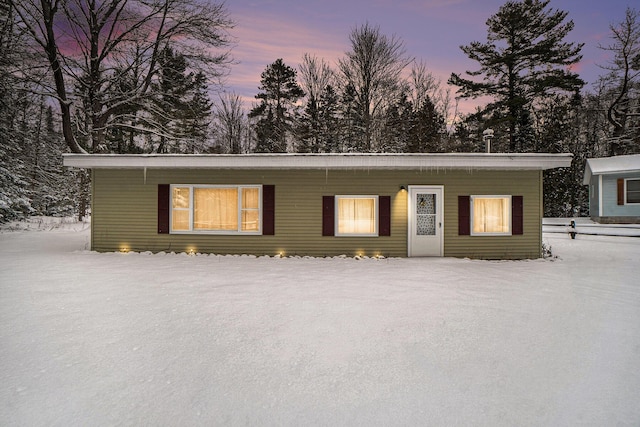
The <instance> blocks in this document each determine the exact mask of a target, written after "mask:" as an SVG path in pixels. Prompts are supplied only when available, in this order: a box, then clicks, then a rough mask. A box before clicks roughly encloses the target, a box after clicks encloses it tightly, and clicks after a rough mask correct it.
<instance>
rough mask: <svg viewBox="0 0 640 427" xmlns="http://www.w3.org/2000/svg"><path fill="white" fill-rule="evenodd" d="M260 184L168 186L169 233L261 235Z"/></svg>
mask: <svg viewBox="0 0 640 427" xmlns="http://www.w3.org/2000/svg"><path fill="white" fill-rule="evenodd" d="M261 190H262V188H261V186H207V185H172V186H171V221H170V223H171V232H172V233H219V234H236V233H242V234H245V233H248V234H260V233H261V231H262V226H261V202H260V201H261V194H260V193H261Z"/></svg>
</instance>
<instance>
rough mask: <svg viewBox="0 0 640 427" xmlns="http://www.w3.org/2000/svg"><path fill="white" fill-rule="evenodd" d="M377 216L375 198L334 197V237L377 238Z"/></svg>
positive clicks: (376, 198) (376, 199) (376, 200)
mask: <svg viewBox="0 0 640 427" xmlns="http://www.w3.org/2000/svg"><path fill="white" fill-rule="evenodd" d="M377 214H378V197H377V196H336V216H335V217H336V230H337V231H338V232H337V233H336V235H337V236H377V235H378V220H377Z"/></svg>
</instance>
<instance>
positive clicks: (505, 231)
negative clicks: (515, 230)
mask: <svg viewBox="0 0 640 427" xmlns="http://www.w3.org/2000/svg"><path fill="white" fill-rule="evenodd" d="M471 234H472V235H510V234H511V196H471Z"/></svg>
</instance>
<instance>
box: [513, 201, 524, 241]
mask: <svg viewBox="0 0 640 427" xmlns="http://www.w3.org/2000/svg"><path fill="white" fill-rule="evenodd" d="M511 234H512V235H514V236H517V235H522V234H524V200H523V198H522V196H511Z"/></svg>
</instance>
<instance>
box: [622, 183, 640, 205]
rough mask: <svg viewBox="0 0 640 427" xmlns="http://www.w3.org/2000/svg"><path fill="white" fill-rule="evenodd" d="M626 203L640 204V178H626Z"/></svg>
mask: <svg viewBox="0 0 640 427" xmlns="http://www.w3.org/2000/svg"><path fill="white" fill-rule="evenodd" d="M624 182H625V199H624V200H625V204H626V205H630V204H640V179H631V178H628V179H625V181H624Z"/></svg>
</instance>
